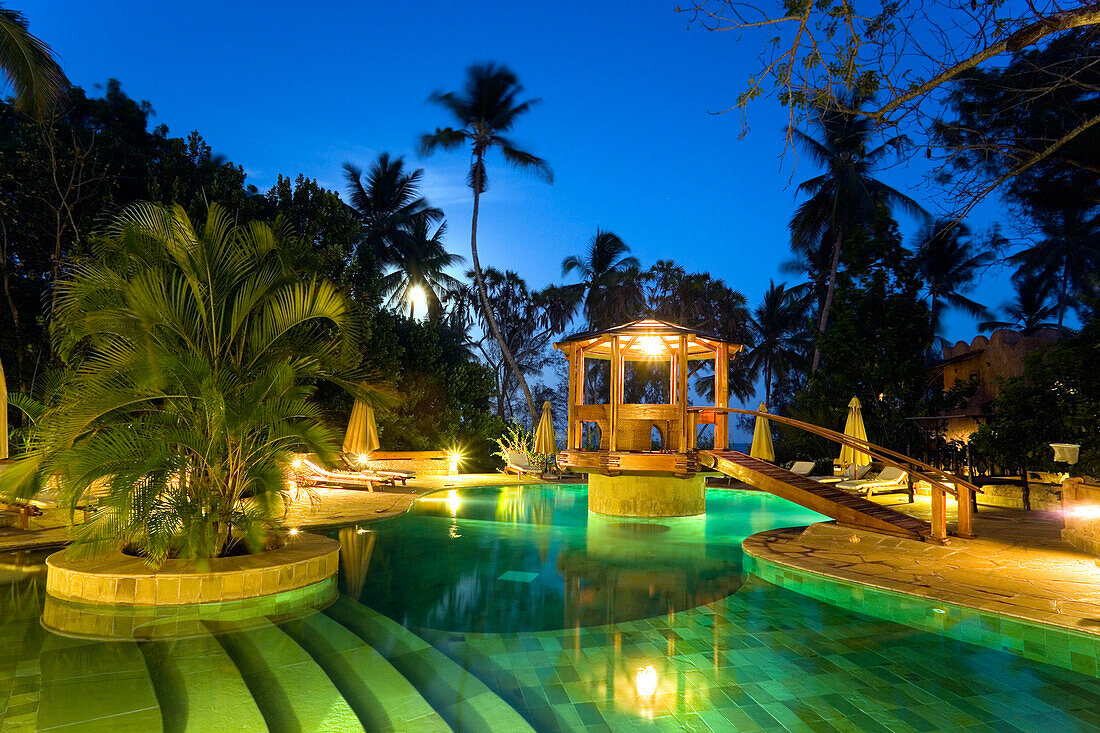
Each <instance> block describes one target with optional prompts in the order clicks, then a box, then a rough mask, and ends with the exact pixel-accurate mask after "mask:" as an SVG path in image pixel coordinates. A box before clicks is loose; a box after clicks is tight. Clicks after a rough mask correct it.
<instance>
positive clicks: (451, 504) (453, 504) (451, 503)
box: [447, 489, 462, 517]
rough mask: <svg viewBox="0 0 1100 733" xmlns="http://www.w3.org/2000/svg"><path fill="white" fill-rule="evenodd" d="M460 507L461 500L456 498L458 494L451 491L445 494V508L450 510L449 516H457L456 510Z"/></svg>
mask: <svg viewBox="0 0 1100 733" xmlns="http://www.w3.org/2000/svg"><path fill="white" fill-rule="evenodd" d="M460 506H462V500H461V499H459V498H458V492H457V491H455V490H454V489H451V490H450V491H448V492H447V508H448V509H450V510H451V516H452V517H457V516H458V508H459V507H460Z"/></svg>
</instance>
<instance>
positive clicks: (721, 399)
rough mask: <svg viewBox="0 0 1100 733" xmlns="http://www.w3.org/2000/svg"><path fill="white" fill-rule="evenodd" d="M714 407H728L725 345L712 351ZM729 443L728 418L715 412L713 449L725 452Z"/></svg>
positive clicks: (724, 414) (727, 358)
mask: <svg viewBox="0 0 1100 733" xmlns="http://www.w3.org/2000/svg"><path fill="white" fill-rule="evenodd" d="M714 406H715V407H718V408H726V407H729V406H730V353H729V348H728V347H727V346H726V345H725V344H719V345H718V347H717V348H716V349H715V350H714ZM729 441H730V416H729V413H728V412H720V411H716V414H715V415H714V448H715V450H726V449H727V448H729Z"/></svg>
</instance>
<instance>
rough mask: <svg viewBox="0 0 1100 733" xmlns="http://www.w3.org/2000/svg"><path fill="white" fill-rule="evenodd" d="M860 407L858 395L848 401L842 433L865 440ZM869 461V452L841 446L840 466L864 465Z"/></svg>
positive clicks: (865, 430)
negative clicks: (846, 416)
mask: <svg viewBox="0 0 1100 733" xmlns="http://www.w3.org/2000/svg"><path fill="white" fill-rule="evenodd" d="M861 408H862V405H860V404H859V398H858V397H853V398H852V401H851V402H849V403H848V419H847V420H846V421H845V422H844V434H845V435H847V436H849V437H852V438H859V439H860V440H867V428H866V427H864V425H863V410H862V409H861ZM870 462H871V456H870V455H869V454H867V453H864V452H863V451H861V450H856V449H855V448H849V447H848V446H846V445H845V446H841V448H840V465H841V466H843V467H848V466H851V465H852V464H855V465H857V466H866V465H867V464H868V463H870Z"/></svg>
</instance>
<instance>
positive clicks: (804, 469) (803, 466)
mask: <svg viewBox="0 0 1100 733" xmlns="http://www.w3.org/2000/svg"><path fill="white" fill-rule="evenodd" d="M816 465H817V464H816V463H814V462H813V461H795V462H794V463H792V464H791V467H790V468H788V469H787V470H788V471H790V472H791V473H797V474H798V475H799V476H809V475H810V474H811V473H813V471H814V466H816Z"/></svg>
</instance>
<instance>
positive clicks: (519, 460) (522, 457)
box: [504, 450, 542, 476]
mask: <svg viewBox="0 0 1100 733" xmlns="http://www.w3.org/2000/svg"><path fill="white" fill-rule="evenodd" d="M504 473H514V474H516V475H517V476H542V469H539V468H535V467H534V466H532V465H531V462H530V461H528V460H527V454H526V453H521V452H520V451H516V450H510V451H508V464H507V465H506V466H505V467H504Z"/></svg>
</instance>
